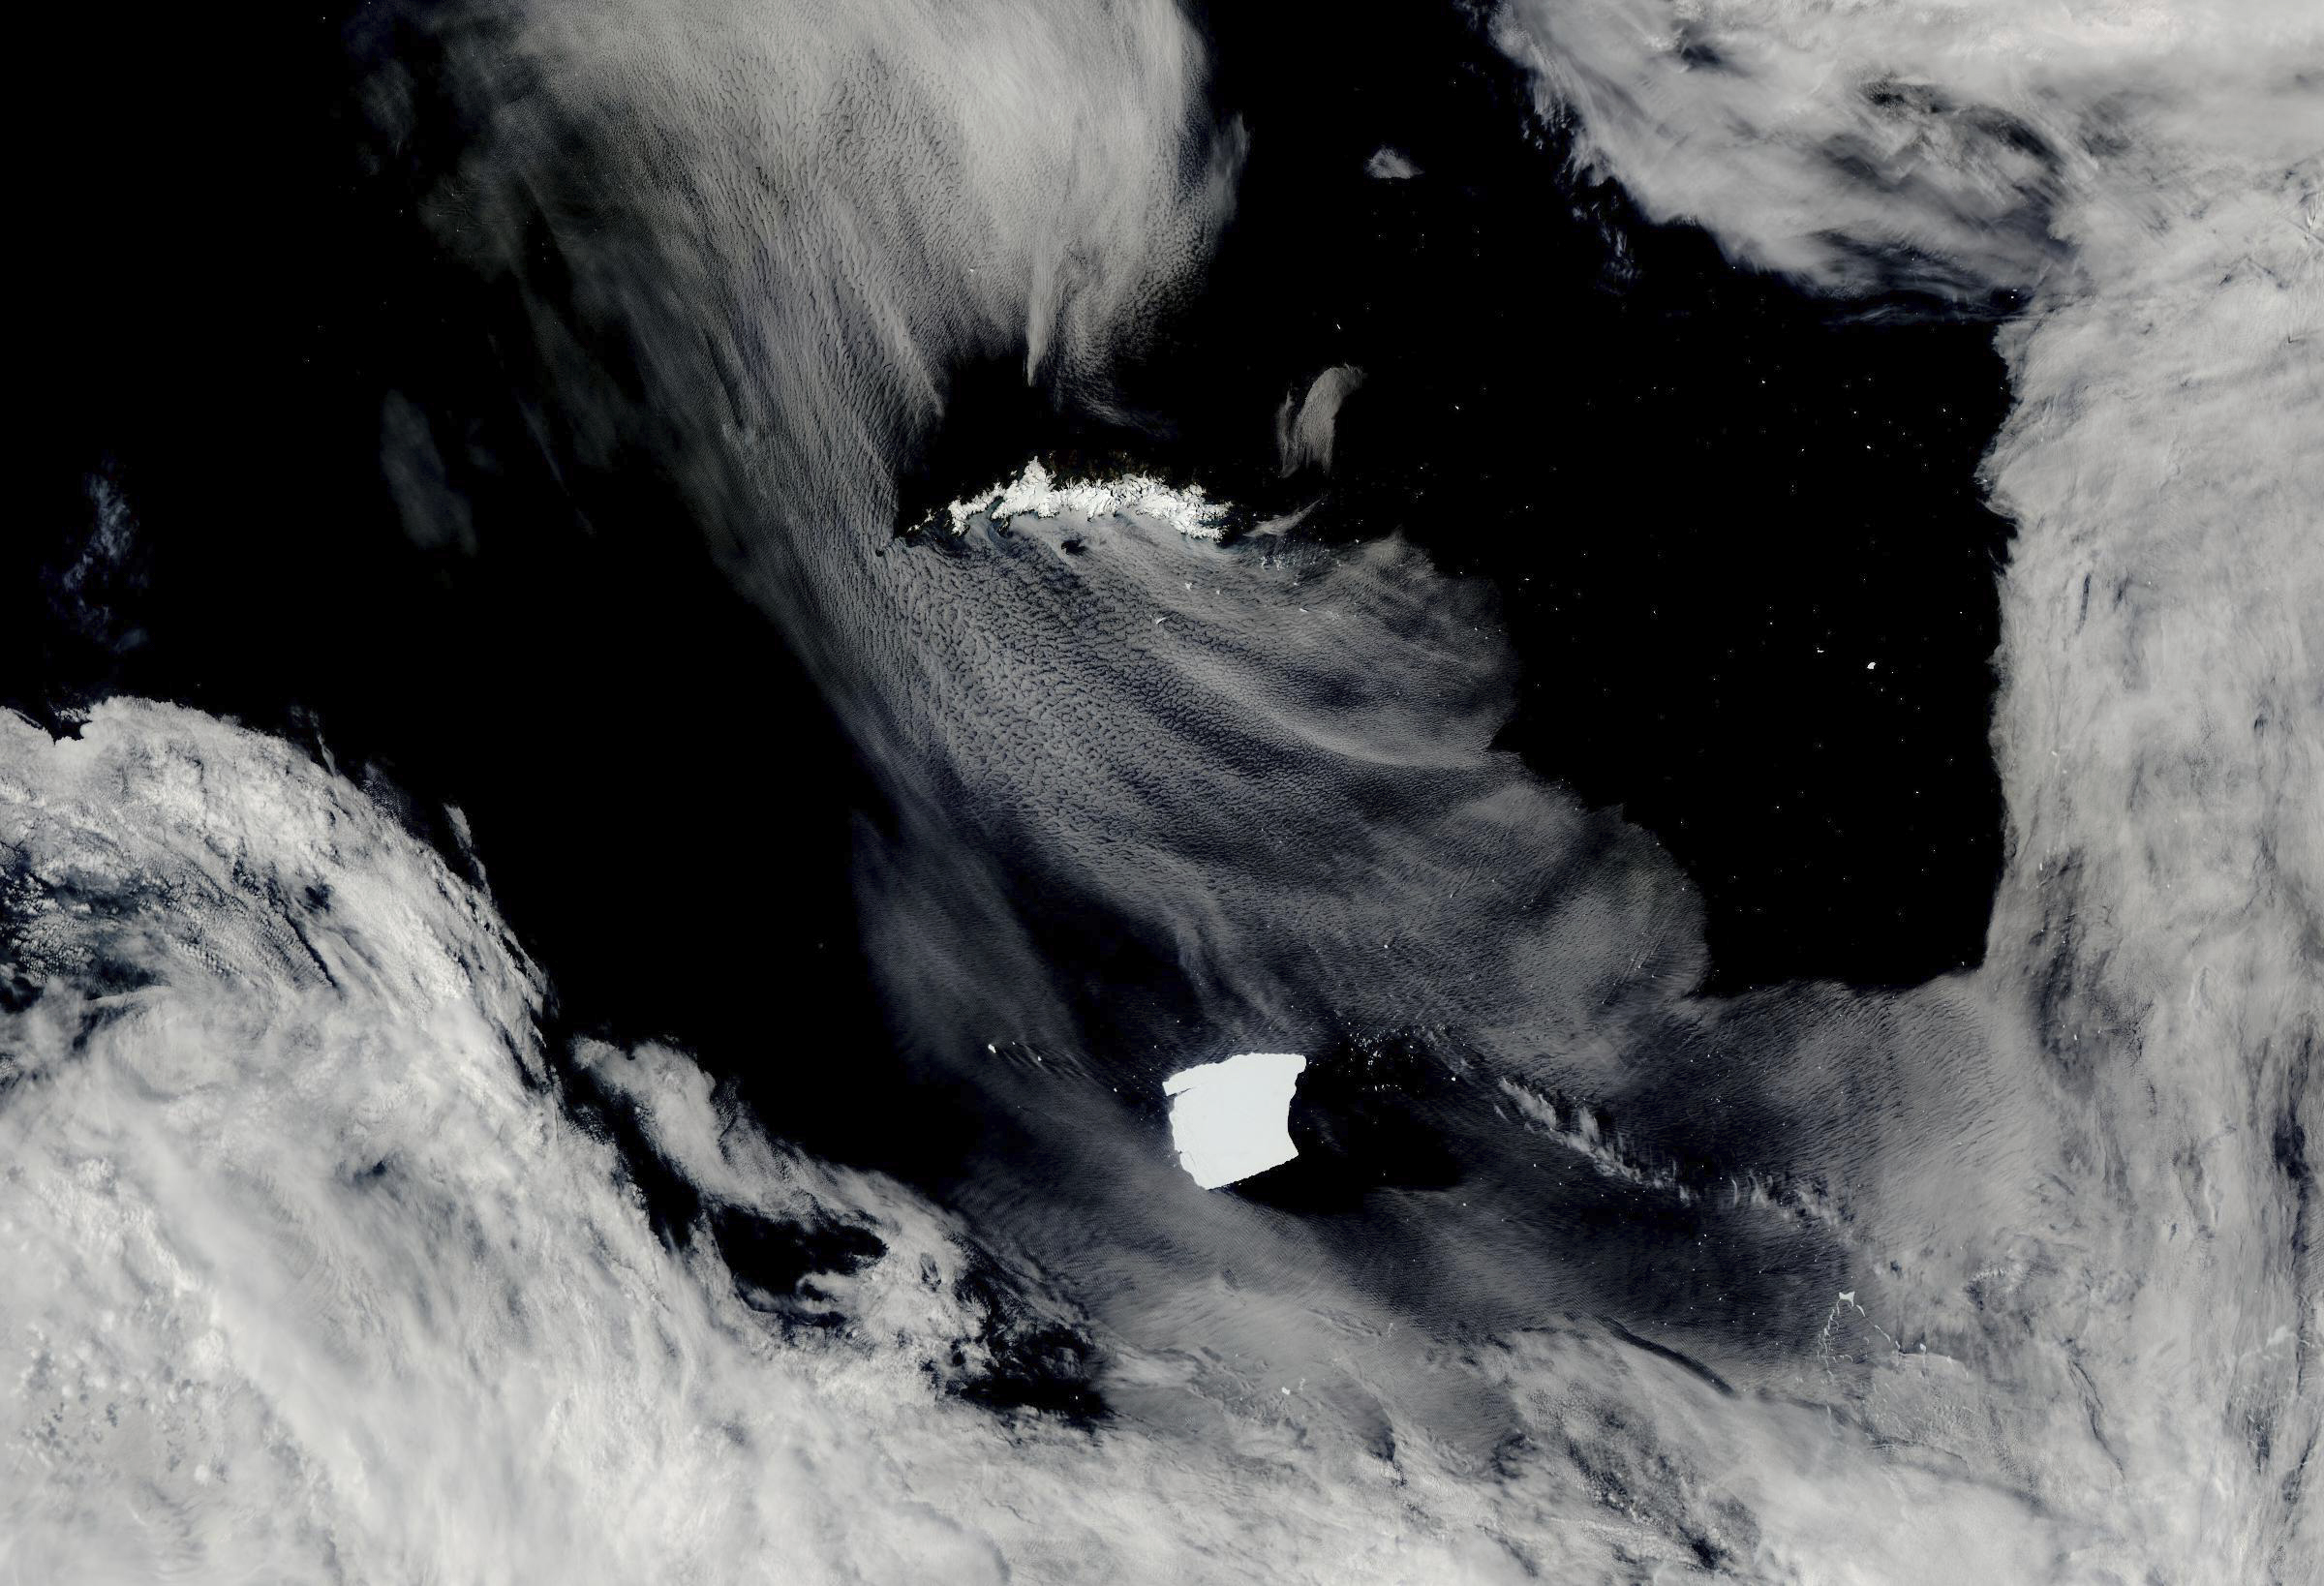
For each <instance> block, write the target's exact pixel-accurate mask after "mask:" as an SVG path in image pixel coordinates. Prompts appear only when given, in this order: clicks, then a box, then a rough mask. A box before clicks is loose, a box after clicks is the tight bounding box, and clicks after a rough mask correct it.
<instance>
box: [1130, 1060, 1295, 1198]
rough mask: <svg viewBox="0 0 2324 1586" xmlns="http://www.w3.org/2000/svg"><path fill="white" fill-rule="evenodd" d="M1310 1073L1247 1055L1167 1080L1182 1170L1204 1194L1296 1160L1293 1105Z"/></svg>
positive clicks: (1172, 1138)
mask: <svg viewBox="0 0 2324 1586" xmlns="http://www.w3.org/2000/svg"><path fill="white" fill-rule="evenodd" d="M1306 1067H1307V1059H1306V1058H1304V1057H1301V1056H1300V1055H1299V1054H1297V1053H1296V1052H1242V1053H1240V1054H1238V1055H1237V1056H1234V1057H1230V1058H1228V1059H1227V1060H1226V1061H1225V1062H1223V1063H1205V1064H1204V1065H1203V1066H1201V1067H1200V1068H1189V1069H1182V1070H1180V1071H1179V1072H1177V1073H1176V1074H1173V1075H1172V1076H1171V1077H1170V1078H1169V1079H1167V1080H1164V1081H1163V1082H1162V1093H1163V1094H1164V1095H1166V1096H1170V1097H1172V1098H1174V1099H1173V1101H1172V1102H1171V1104H1170V1141H1171V1144H1173V1145H1175V1146H1177V1151H1178V1165H1179V1166H1180V1167H1182V1168H1184V1169H1185V1170H1186V1172H1187V1173H1188V1174H1191V1175H1192V1176H1193V1178H1194V1181H1195V1182H1196V1183H1198V1184H1200V1185H1202V1186H1203V1188H1205V1189H1217V1188H1219V1187H1220V1186H1222V1185H1225V1184H1232V1183H1235V1182H1236V1181H1237V1180H1238V1179H1243V1178H1248V1177H1250V1176H1251V1175H1252V1174H1261V1173H1265V1172H1266V1171H1267V1170H1268V1169H1269V1168H1275V1167H1280V1166H1282V1165H1283V1164H1284V1163H1286V1162H1289V1161H1290V1160H1291V1159H1292V1158H1294V1157H1296V1156H1298V1155H1299V1154H1300V1148H1299V1147H1298V1146H1297V1145H1294V1144H1292V1143H1291V1129H1290V1116H1291V1097H1292V1092H1293V1090H1294V1089H1296V1088H1297V1087H1298V1084H1299V1079H1300V1073H1301V1072H1302V1071H1303V1070H1305V1068H1306Z"/></svg>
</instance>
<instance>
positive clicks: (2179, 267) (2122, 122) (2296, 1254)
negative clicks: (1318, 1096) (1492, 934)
mask: <svg viewBox="0 0 2324 1586" xmlns="http://www.w3.org/2000/svg"><path fill="white" fill-rule="evenodd" d="M1502 38H1503V40H1504V43H1505V44H1506V45H1507V46H1509V47H1510V48H1511V49H1512V50H1513V52H1514V53H1515V54H1517V55H1518V57H1519V58H1520V59H1523V60H1525V61H1527V62H1529V63H1530V64H1532V65H1533V66H1534V67H1535V68H1536V69H1537V70H1538V72H1539V73H1540V75H1541V81H1542V83H1543V87H1544V101H1545V103H1547V104H1549V105H1550V106H1552V107H1555V108H1557V109H1559V110H1561V111H1570V112H1571V113H1572V114H1573V115H1574V116H1575V118H1576V119H1577V122H1578V125H1579V127H1580V130H1581V132H1582V134H1583V136H1584V137H1585V139H1586V144H1587V147H1588V149H1589V150H1590V152H1591V154H1592V156H1593V157H1594V158H1595V159H1596V160H1598V161H1599V162H1601V163H1602V164H1603V165H1604V167H1605V168H1606V169H1607V170H1609V171H1610V172H1611V174H1613V175H1614V176H1615V177H1617V178H1618V179H1620V180H1621V181H1623V182H1624V183H1625V184H1627V185H1628V186H1630V187H1631V188H1632V190H1633V191H1634V192H1636V194H1637V195H1638V196H1639V197H1640V198H1642V200H1643V201H1644V202H1645V203H1646V204H1647V206H1648V207H1649V208H1650V209H1652V210H1654V211H1656V212H1658V213H1660V214H1662V215H1665V216H1671V217H1683V218H1687V219H1692V220H1696V221H1698V222H1700V223H1702V224H1703V225H1705V226H1707V227H1709V228H1710V229H1712V230H1713V231H1714V232H1715V233H1717V234H1718V235H1719V236H1720V237H1721V238H1722V239H1723V240H1724V241H1725V242H1726V243H1727V244H1728V246H1729V247H1730V248H1731V249H1733V250H1734V251H1736V252H1737V253H1739V254H1741V255H1743V256H1745V257H1747V258H1749V259H1755V260H1757V261H1759V262H1761V263H1765V264H1771V265H1774V266H1777V267H1780V268H1783V269H1786V270H1789V271H1791V272H1793V273H1795V274H1797V275H1798V276H1800V277H1801V278H1802V279H1803V280H1805V281H1807V282H1808V283H1810V284H1811V285H1817V286H1821V287H1824V288H1828V289H1831V290H1838V291H1843V292H1845V291H1850V290H1855V289H1858V288H1862V287H1867V286H1876V285H1894V284H1905V285H1911V286H1917V287H1922V288H1927V289H1931V290H1938V291H1941V292H1959V293H1965V294H1968V295H1971V296H1977V295H1981V294H1982V293H1984V292H1986V291H1988V290H1998V289H2009V290H2017V291H2020V292H2022V293H2023V294H2025V295H2024V301H2025V303H2026V307H2025V310H2024V312H2023V313H2022V315H2021V316H2020V317H2019V318H2017V319H2016V320H2013V321H2012V322H2010V323H2008V324H2007V325H2005V326H2004V327H2003V331H2002V345H2003V351H2004V352H2005V353H2006V354H2007V356H2008V359H2009V365H2010V370H2011V376H2012V380H2013V382H2014V384H2015V388H2016V395H2017V407H2016V409H2015V411H2014V412H2013V413H2012V414H2011V416H2010V418H2009V420H2008V422H2007V423H2006V425H2005V426H2004V428H2003V433H2002V435H2001V437H2000V438H1999V440H1998V442H1997V443H1996V445H1995V448H1994V451H1993V453H1992V455H1991V456H1990V458H1989V459H1988V462H1987V471H1988V474H1989V477H1990V480H1991V484H1992V490H1993V494H1994V498H1995V500H1996V502H1997V503H1998V504H2000V505H2001V506H2002V507H2003V509H2004V510H2005V511H2006V512H2007V513H2008V514H2009V515H2010V516H2011V517H2012V518H2013V519H2014V520H2015V522H2016V524H2017V526H2018V531H2019V534H2018V540H2017V544H2016V546H2015V549H2014V552H2013V555H2012V562H2011V566H2010V568H2009V571H2008V574H2007V578H2006V582H2005V585H2004V589H2003V616H2004V636H2003V649H2002V653H2001V656H2000V664H2001V668H2002V671H2003V692H2002V694H2001V698H2000V704H1999V709H1998V715H1997V721H1996V733H1995V739H1996V747H1997V751H1998V754H1999V756H2000V760H2001V764H2002V768H2003V777H2004V782H2005V787H2006V790H2007V796H2008V807H2009V812H2010V823H2011V832H2012V853H2013V858H2012V862H2011V866H2010V869H2009V872H2008V874H2007V876H2006V878H2005V880H2004V882H2003V889H2002V892H2001V896H2000V898H1999V900H1998V901H1997V905H1996V910H1995V918H1994V925H1993V932H1992V938H1991V948H1990V953H1989V959H1988V964H1987V968H1986V970H1985V972H1984V974H1983V975H1982V976H1981V977H1980V978H1979V991H1980V994H1982V995H1985V996H1989V997H1991V998H1992V999H1993V1003H1994V1005H1995V1008H1996V1009H1997V1011H1998V1013H1999V1014H2000V1016H2001V1025H2000V1027H2001V1029H2002V1030H2003V1038H2004V1040H2005V1042H2006V1049H2005V1050H2008V1051H2010V1052H2013V1053H2014V1054H2015V1058H2016V1061H2017V1062H2018V1063H2019V1064H2021V1065H2022V1068H2023V1071H2024V1072H2025V1073H2027V1074H2029V1075H2032V1076H2035V1077H2037V1079H2038V1083H2039V1087H2040V1091H2041V1094H2042V1096H2043V1103H2042V1111H2041V1113H2040V1114H2039V1115H2040V1116H2041V1118H2042V1120H2043V1121H2042V1125H2041V1127H2040V1128H2039V1129H2038V1131H2037V1132H2036V1133H2035V1134H2034V1135H2033V1137H2032V1139H2033V1144H2034V1148H2033V1150H2032V1151H2031V1152H2030V1153H2028V1154H2027V1155H2026V1156H2025V1157H2024V1159H2023V1160H2020V1161H2018V1162H2017V1163H2016V1164H2015V1166H2014V1171H2013V1172H2012V1174H2010V1176H2011V1178H2012V1179H2013V1180H2014V1182H2011V1183H2009V1184H2007V1185H2005V1186H2004V1193H2003V1200H2002V1202H2001V1205H2003V1207H2004V1208H2006V1215H2005V1220H2004V1221H2003V1223H2002V1224H2001V1226H1997V1227H1993V1228H1990V1229H1977V1228H1973V1227H1968V1226H1961V1227H1960V1228H1959V1230H1958V1232H1959V1234H1960V1235H1963V1236H1966V1237H1967V1238H1969V1239H1970V1240H1972V1248H1982V1249H1987V1250H1991V1251H1995V1252H1997V1253H2005V1254H2004V1255H2003V1259H2001V1260H1999V1261H1997V1262H1996V1264H1995V1265H1994V1266H1993V1267H1992V1268H1991V1270H1990V1274H1988V1275H1981V1276H1980V1279H1979V1280H1978V1282H1977V1283H1976V1284H1974V1285H1972V1288H1973V1289H1974V1292H1976V1293H1977V1294H1978V1296H1979V1300H1980V1304H1981V1305H1982V1306H1985V1307H1987V1308H1989V1309H1992V1310H1994V1311H1997V1312H2000V1313H2003V1314H2006V1315H2008V1316H2012V1317H2016V1318H2019V1319H2021V1322H2022V1327H2023V1328H2024V1338H2025V1341H2024V1342H2023V1343H2021V1344H2015V1345H2003V1346H2001V1347H1999V1348H1998V1349H1997V1350H1996V1351H1995V1353H1994V1354H1993V1356H1992V1358H1991V1362H1990V1363H1991V1367H1992V1369H1995V1370H1996V1371H1997V1372H2007V1373H2013V1374H2015V1375H2016V1376H2017V1377H2018V1379H2019V1380H2020V1382H2021V1383H2022V1384H2023V1389H2022V1391H2021V1393H2020V1394H2019V1395H2018V1399H2019V1410H2020V1412H2021V1413H2022V1412H2024V1411H2026V1410H2029V1409H2031V1408H2032V1407H2033V1406H2035V1405H2038V1404H2039V1403H2040V1402H2041V1401H2042V1400H2043V1399H2044V1398H2052V1399H2055V1400H2056V1401H2058V1402H2059V1403H2060V1404H2061V1407H2062V1409H2063V1408H2064V1407H2065V1406H2068V1405H2071V1404H2072V1403H2073V1402H2074V1401H2077V1400H2078V1401H2079V1407H2080V1409H2081V1410H2082V1411H2083V1412H2084V1414H2085V1415H2086V1418H2087V1424H2088V1434H2089V1435H2088V1439H2087V1440H2086V1441H2088V1442H2090V1443H2095V1447H2097V1448H2098V1449H2101V1450H2102V1451H2103V1453H2104V1456H2105V1460H2106V1461H2107V1464H2108V1465H2110V1466H2111V1475H2110V1476H2109V1475H2107V1474H2106V1473H2105V1471H2104V1470H2103V1468H2101V1470H2100V1472H2099V1476H2100V1479H2101V1481H2102V1483H2103V1486H2104V1488H2106V1489H2109V1490H2108V1491H2107V1496H2106V1498H2105V1499H2104V1500H2103V1501H2101V1502H2100V1503H2098V1504H2097V1506H2096V1509H2095V1512H2096V1513H2099V1514H2103V1515H2104V1516H2105V1517H2106V1524H2107V1525H2108V1526H2109V1528H2110V1529H2113V1530H2114V1531H2115V1533H2116V1536H2115V1540H2112V1541H2110V1542H2109V1543H2108V1544H2107V1550H2106V1551H2105V1552H2102V1553H2101V1554H2100V1556H2111V1557H2112V1558H2114V1559H2116V1560H2119V1561H2120V1562H2119V1568H2120V1569H2121V1570H2122V1571H2124V1572H2125V1574H2128V1573H2134V1572H2136V1571H2137V1569H2138V1568H2139V1567H2141V1565H2142V1564H2143V1568H2145V1569H2148V1570H2152V1571H2159V1572H2160V1573H2162V1574H2164V1575H2169V1576H2171V1577H2173V1578H2187V1579H2200V1580H2220V1581H2230V1580H2255V1579H2292V1578H2300V1577H2301V1575H2302V1573H2303V1571H2304V1569H2306V1568H2308V1567H2309V1566H2312V1563H2313V1561H2314V1560H2315V1558H2316V1557H2317V1556H2318V1555H2319V1553H2320V1552H2324V1525H2320V1524H2319V1521H2318V1506H2319V1503H2320V1502H2324V1500H2320V1499H2319V1496H2318V1494H2317V1492H2316V1491H2315V1487H2316V1482H2315V1479H2314V1475H2313V1457H2312V1456H2313V1454H2314V1453H2315V1451H2316V1446H2317V1441H2318V1424H2319V1413H2318V1399H2319V1395H2318V1393H2317V1391H2316V1388H2315V1386H2314V1383H2313V1380H2312V1379H2313V1373H2314V1367H2315V1351H2316V1348H2317V1344H2318V1341H2319V1327H2320V1325H2324V1324H2320V1321H2319V1311H2320V1307H2324V1280H2320V1278H2319V1274H2318V1272H2317V1269H2316V1266H2315V1258H2314V1257H2313V1255H2312V1253H2311V1249H2312V1245H2313V1241H2314V1239H2315V1230H2314V1227H2313V1222H2312V1219H2313V1209H2312V1207H2313V1204H2314V1200H2315V1196H2316V1179H2315V1166H2314V1161H2313V1157H2312V1151H2313V1146H2312V1144H2310V1143H2312V1142H2313V1141H2315V1140H2317V1139H2318V1138H2320V1137H2319V1134H2318V1131H2319V1129H2324V1086H2320V1085H2319V1083H2318V1082H2317V1078H2316V1076H2315V1073H2314V1061H2315V1058H2314V1053H2315V1051H2316V1047H2317V1042H2318V1037H2319V1032H2320V1031H2324V915H2320V909H2324V904H2320V903H2319V899H2320V898H2324V808H2320V806H2324V795H2320V794H2319V789H2320V788H2324V508H2319V506H2318V504H2317V503H2319V502H2324V448H2320V447H2319V446H2318V445H2317V444H2316V442H2315V437H2317V436H2318V435H2324V352H2320V351H2319V347H2320V346H2324V209H2320V204H2324V198H2320V194H2324V92H2320V91H2319V86H2318V85H2319V83H2320V82H2324V15H2319V13H2318V12H2317V11H2316V10H2315V8H2314V7H2312V6H2309V5H2303V4H2277V3H2270V0H2258V3H2254V4H2235V5H2210V4H2202V3H2191V4H2186V5H2175V6H2116V7H2089V8H2049V9H2047V10H2042V9H2038V8H2037V9H2033V10H2028V9H2027V8H2023V7H2017V6H2005V5H1993V6H1987V5H1982V4H1957V5H1945V6H1932V7H1912V8H1901V7H1892V6H1872V5H1867V6H1853V5H1839V6H1831V5H1805V4H1788V3H1768V0H1734V3H1728V0H1699V3H1692V4H1686V5H1681V6H1668V5H1664V4H1660V3H1657V0H1610V3H1596V4H1581V5H1548V4H1537V3H1534V0H1518V3H1516V4H1514V5H1513V6H1512V7H1511V8H1510V9H1509V10H1508V11H1507V12H1506V13H1505V15H1504V23H1503V28H1502ZM1996 1279H1998V1280H1999V1285H1998V1287H1997V1286H1996V1281H1995V1280H1996ZM2064 1426H2065V1417H2064V1415H2061V1416H2060V1417H2059V1420H2058V1425H2057V1426H2056V1427H2055V1428H2053V1429H2052V1430H2050V1431H2049V1432H2047V1433H2041V1432H2040V1431H2039V1429H2038V1428H2037V1427H2035V1428H2029V1429H2027V1431H2025V1432H2024V1433H2022V1434H2021V1435H2019V1436H2018V1437H2017V1438H2016V1439H2015V1440H2014V1441H2016V1442H2017V1443H2018V1444H2019V1445H2020V1446H2021V1449H2022V1450H2023V1452H2021V1455H2020V1457H2025V1456H2026V1455H2028V1454H2031V1452H2032V1450H2033V1449H2037V1448H2039V1449H2048V1450H2051V1451H2052V1454H2053V1456H2054V1453H2055V1451H2056V1450H2059V1449H2064V1447H2066V1446H2067V1444H2068V1443H2069V1442H2070V1441H2071V1434H2069V1433H2068V1432H2066V1431H2065V1430H2064ZM2061 1468H2062V1467H2060V1466H2058V1465H2055V1464H2053V1465H2052V1466H2051V1467H2050V1468H2049V1469H2048V1470H2046V1471H2045V1470H2043V1469H2042V1468H2041V1467H2040V1466H2038V1465H2036V1466H2033V1467H2030V1469H2029V1477H2028V1479H2029V1484H2030V1486H2031V1487H2032V1488H2033V1490H2036V1491H2039V1490H2041V1489H2042V1488H2043V1487H2044V1485H2045V1484H2046V1483H2048V1482H2050V1481H2053V1480H2055V1479H2056V1478H2057V1475H2058V1474H2059V1471H2060V1469H2061ZM2058 1572H2059V1573H2061V1574H2066V1573H2069V1571H2068V1570H2067V1567H2066V1566H2065V1565H2064V1563H2061V1564H2060V1566H2059V1567H2058Z"/></svg>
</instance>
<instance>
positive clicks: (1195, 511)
mask: <svg viewBox="0 0 2324 1586" xmlns="http://www.w3.org/2000/svg"><path fill="white" fill-rule="evenodd" d="M1334 406H1337V405H1336V404H1334ZM1116 512H1136V513H1138V514H1140V515H1141V516H1144V517H1148V518H1152V519H1153V520H1154V521H1155V522H1157V523H1162V524H1167V525H1168V526H1169V527H1171V528H1173V529H1176V530H1177V532H1178V533H1179V534H1192V535H1193V536H1194V537H1195V538H1197V539H1216V538H1218V536H1219V532H1220V531H1221V530H1222V529H1224V528H1225V527H1226V517H1227V509H1226V507H1225V506H1223V505H1221V504H1219V503H1216V502H1212V501H1209V500H1208V499H1206V498H1205V497H1204V495H1203V487H1202V486H1201V485H1189V486H1187V487H1186V488H1185V489H1184V490H1179V489H1177V487H1176V486H1173V485H1167V484H1164V483H1163V482H1162V481H1161V480H1159V479H1157V478H1154V477H1153V476H1152V475H1151V474H1146V473H1125V474H1123V475H1122V476H1121V477H1119V478H1116V479H1092V480H1087V481H1085V482H1083V483H1079V484H1058V483H1056V482H1055V480H1054V479H1052V478H1051V477H1050V473H1049V470H1048V469H1046V468H1044V467H1042V466H1041V464H1040V463H1039V462H1038V461H1035V462H1030V463H1027V464H1025V465H1024V473H1020V474H1018V475H1017V477H1016V478H1014V479H1011V480H1009V481H1008V482H1007V483H1005V484H998V485H994V487H993V488H992V489H991V490H989V491H987V492H986V493H985V494H984V495H982V496H976V497H971V498H967V499H963V500H962V501H957V502H954V503H952V505H951V506H950V507H948V508H946V515H947V516H948V517H949V518H950V519H951V522H952V532H953V533H954V534H963V533H965V532H966V530H967V528H968V524H969V520H970V519H972V518H974V517H976V516H977V515H978V514H979V513H982V514H984V515H985V516H986V517H989V518H991V519H992V520H993V521H994V523H1006V522H1008V521H1009V519H1011V518H1013V517H1016V516H1018V515H1019V514H1021V513H1030V514H1032V515H1033V516H1034V517H1037V518H1055V517H1064V516H1072V517H1077V518H1080V519H1081V520H1082V521H1083V522H1085V523H1094V522H1096V521H1097V520H1098V519H1099V518H1104V517H1111V516H1113V515H1114V514H1115V513H1116Z"/></svg>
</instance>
